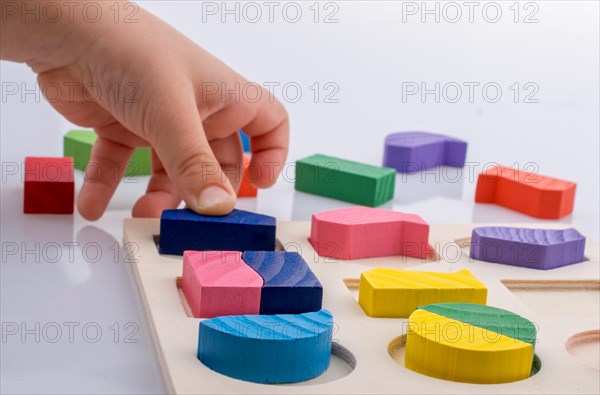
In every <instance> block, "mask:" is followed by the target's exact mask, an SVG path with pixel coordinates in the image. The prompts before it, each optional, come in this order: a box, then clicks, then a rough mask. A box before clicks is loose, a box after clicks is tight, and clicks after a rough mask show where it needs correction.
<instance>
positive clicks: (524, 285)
mask: <svg viewBox="0 0 600 395" xmlns="http://www.w3.org/2000/svg"><path fill="white" fill-rule="evenodd" d="M501 282H502V283H503V284H504V286H506V288H508V289H509V290H510V291H511V292H512V293H513V294H514V295H515V296H516V297H517V298H518V299H519V300H520V301H521V302H522V303H523V304H524V305H526V306H527V307H528V308H529V309H530V310H531V311H533V312H534V313H535V314H536V315H537V316H538V317H540V318H552V319H590V318H593V317H596V319H597V320H598V321H597V322H598V325H600V316H599V315H598V311H600V280H501Z"/></svg>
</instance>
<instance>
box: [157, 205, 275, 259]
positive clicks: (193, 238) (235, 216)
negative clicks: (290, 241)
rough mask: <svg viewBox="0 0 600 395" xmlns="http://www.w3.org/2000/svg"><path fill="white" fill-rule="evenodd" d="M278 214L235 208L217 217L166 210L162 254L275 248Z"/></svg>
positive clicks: (190, 211)
mask: <svg viewBox="0 0 600 395" xmlns="http://www.w3.org/2000/svg"><path fill="white" fill-rule="evenodd" d="M275 227H276V221H275V218H273V217H270V216H268V215H262V214H256V213H251V212H248V211H243V210H233V211H232V212H231V213H230V214H228V215H225V216H221V217H213V216H207V215H201V214H198V213H196V212H194V211H192V210H190V209H179V210H165V211H163V213H162V216H161V218H160V242H159V250H160V253H161V254H172V255H182V254H183V252H184V251H186V250H194V251H247V250H264V251H273V250H274V249H275Z"/></svg>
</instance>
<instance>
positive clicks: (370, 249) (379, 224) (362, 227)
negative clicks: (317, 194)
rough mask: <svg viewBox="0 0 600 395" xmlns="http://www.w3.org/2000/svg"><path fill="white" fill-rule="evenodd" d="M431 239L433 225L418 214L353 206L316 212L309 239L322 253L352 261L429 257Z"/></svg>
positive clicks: (321, 254)
mask: <svg viewBox="0 0 600 395" xmlns="http://www.w3.org/2000/svg"><path fill="white" fill-rule="evenodd" d="M428 239H429V225H428V224H427V222H425V221H424V220H423V219H422V218H421V217H419V216H418V215H415V214H407V213H401V212H398V211H390V210H382V209H377V208H370V207H350V208H344V209H340V210H332V211H324V212H321V213H315V214H313V216H312V225H311V232H310V239H309V241H310V243H311V244H312V246H313V247H314V249H315V251H317V253H318V254H319V255H320V256H325V257H329V258H337V259H344V260H349V259H362V258H373V257H379V256H393V255H404V256H410V257H415V258H426V257H428V256H429V255H430V254H431V252H432V249H431V247H430V246H429V244H428Z"/></svg>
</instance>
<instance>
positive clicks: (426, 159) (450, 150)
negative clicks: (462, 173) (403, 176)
mask: <svg viewBox="0 0 600 395" xmlns="http://www.w3.org/2000/svg"><path fill="white" fill-rule="evenodd" d="M466 155H467V143H466V142H465V141H462V140H459V139H457V138H454V137H450V136H445V135H443V134H435V133H429V132H398V133H392V134H389V135H388V136H387V137H386V138H385V150H384V154H383V165H384V166H386V167H392V168H394V169H396V170H397V171H399V172H400V173H415V172H418V171H422V170H427V169H431V168H432V167H436V166H452V167H463V166H464V165H465V157H466Z"/></svg>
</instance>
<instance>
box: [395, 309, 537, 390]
mask: <svg viewBox="0 0 600 395" xmlns="http://www.w3.org/2000/svg"><path fill="white" fill-rule="evenodd" d="M404 357H405V358H404V364H405V366H406V367H407V368H409V369H411V370H414V371H415V372H419V373H422V374H425V375H427V376H431V377H437V378H440V379H444V380H452V381H460V382H466V383H476V384H498V383H506V382H511V381H517V380H522V379H525V378H528V377H529V376H530V374H531V365H532V363H533V346H532V345H531V344H529V343H526V342H523V341H521V340H517V339H513V338H510V337H507V336H504V335H501V334H498V333H495V332H493V331H491V330H489V329H483V328H480V327H478V326H473V325H470V324H466V323H464V322H460V321H457V320H453V319H450V318H447V317H444V316H441V315H438V314H434V313H431V312H429V311H426V310H421V309H419V310H417V311H415V312H414V313H413V314H411V316H410V317H409V319H408V333H407V336H406V353H405V356H404Z"/></svg>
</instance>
